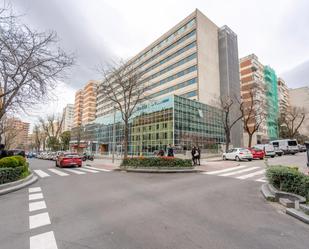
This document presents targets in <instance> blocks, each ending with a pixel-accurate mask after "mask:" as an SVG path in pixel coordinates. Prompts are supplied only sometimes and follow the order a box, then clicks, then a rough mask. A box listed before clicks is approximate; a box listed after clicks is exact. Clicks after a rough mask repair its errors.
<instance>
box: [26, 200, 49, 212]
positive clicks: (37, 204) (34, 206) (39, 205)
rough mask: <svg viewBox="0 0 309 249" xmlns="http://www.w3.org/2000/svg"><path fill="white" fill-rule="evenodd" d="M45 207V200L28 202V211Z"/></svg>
mask: <svg viewBox="0 0 309 249" xmlns="http://www.w3.org/2000/svg"><path fill="white" fill-rule="evenodd" d="M45 208H46V203H45V201H36V202H30V203H29V212H33V211H37V210H41V209H45Z"/></svg>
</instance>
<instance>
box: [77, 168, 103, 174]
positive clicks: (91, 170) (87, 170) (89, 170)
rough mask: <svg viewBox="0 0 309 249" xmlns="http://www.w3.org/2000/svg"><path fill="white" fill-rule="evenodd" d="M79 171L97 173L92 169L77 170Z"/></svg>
mask: <svg viewBox="0 0 309 249" xmlns="http://www.w3.org/2000/svg"><path fill="white" fill-rule="evenodd" d="M79 170H82V171H86V172H90V173H99V171H97V170H93V169H84V168H79Z"/></svg>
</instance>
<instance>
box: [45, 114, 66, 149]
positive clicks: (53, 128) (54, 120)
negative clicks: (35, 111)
mask: <svg viewBox="0 0 309 249" xmlns="http://www.w3.org/2000/svg"><path fill="white" fill-rule="evenodd" d="M63 117H64V116H63V115H61V116H58V117H57V116H56V115H55V114H52V115H48V116H47V117H46V119H43V118H40V119H39V122H40V125H41V127H42V130H43V132H44V134H45V135H46V138H47V143H48V147H49V148H50V149H51V150H53V151H55V150H57V149H59V146H60V142H59V138H60V134H61V129H62V124H63V120H64V118H63Z"/></svg>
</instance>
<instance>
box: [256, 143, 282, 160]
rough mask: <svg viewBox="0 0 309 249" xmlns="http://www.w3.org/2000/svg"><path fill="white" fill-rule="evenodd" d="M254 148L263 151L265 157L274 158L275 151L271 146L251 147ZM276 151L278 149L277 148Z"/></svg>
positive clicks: (258, 145)
mask: <svg viewBox="0 0 309 249" xmlns="http://www.w3.org/2000/svg"><path fill="white" fill-rule="evenodd" d="M253 147H254V148H258V149H260V150H264V152H265V156H268V157H271V158H274V157H275V156H276V150H275V148H274V146H273V145H272V144H256V145H254V146H253ZM277 149H279V148H278V147H277ZM282 153H283V152H281V155H282Z"/></svg>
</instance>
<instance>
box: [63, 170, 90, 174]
mask: <svg viewBox="0 0 309 249" xmlns="http://www.w3.org/2000/svg"><path fill="white" fill-rule="evenodd" d="M63 170H65V171H67V172H71V173H74V174H77V175H83V174H86V173H85V172H80V171H78V170H75V169H63Z"/></svg>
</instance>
